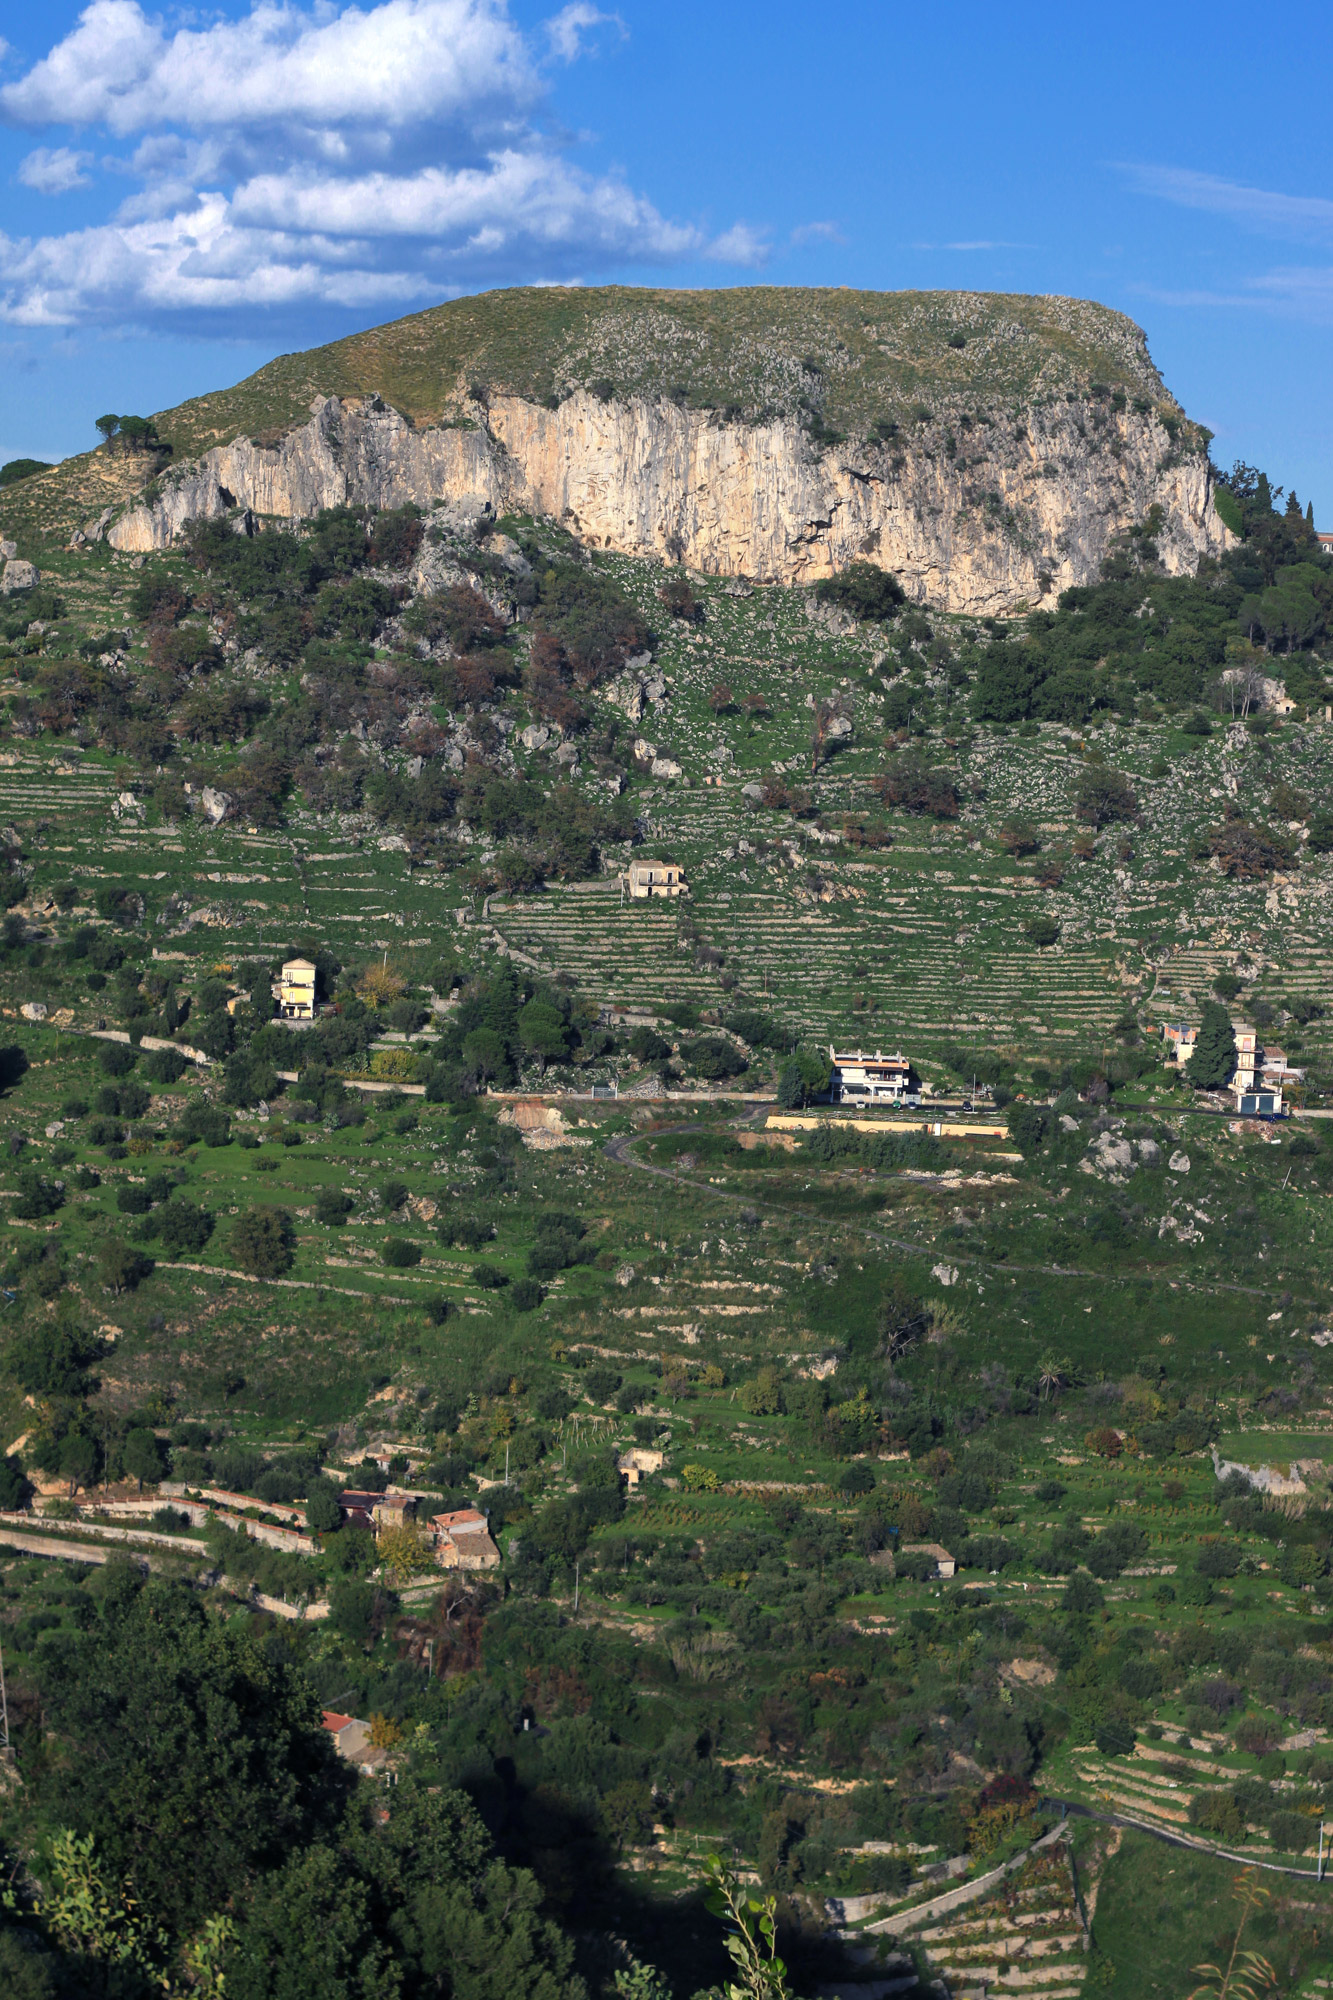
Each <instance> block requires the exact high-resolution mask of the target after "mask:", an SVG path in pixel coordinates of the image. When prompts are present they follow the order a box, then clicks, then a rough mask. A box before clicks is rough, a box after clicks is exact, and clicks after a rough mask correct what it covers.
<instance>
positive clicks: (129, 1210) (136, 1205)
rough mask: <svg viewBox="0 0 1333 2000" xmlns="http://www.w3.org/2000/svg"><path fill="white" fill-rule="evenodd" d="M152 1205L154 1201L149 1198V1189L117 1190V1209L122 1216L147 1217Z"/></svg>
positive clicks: (129, 1188) (121, 1188) (128, 1188)
mask: <svg viewBox="0 0 1333 2000" xmlns="http://www.w3.org/2000/svg"><path fill="white" fill-rule="evenodd" d="M152 1205H153V1203H152V1199H151V1197H150V1196H149V1193H148V1190H147V1188H141V1187H118V1188H117V1189H116V1207H117V1208H118V1209H119V1210H120V1213H121V1214H122V1215H147V1213H148V1211H149V1209H150V1208H151V1207H152Z"/></svg>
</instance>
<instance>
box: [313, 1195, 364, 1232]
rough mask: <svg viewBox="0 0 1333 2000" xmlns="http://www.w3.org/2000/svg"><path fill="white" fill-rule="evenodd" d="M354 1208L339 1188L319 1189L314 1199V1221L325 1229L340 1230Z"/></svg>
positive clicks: (350, 1199) (349, 1198)
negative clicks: (321, 1224)
mask: <svg viewBox="0 0 1333 2000" xmlns="http://www.w3.org/2000/svg"><path fill="white" fill-rule="evenodd" d="M355 1206H356V1204H355V1202H354V1201H353V1200H352V1197H351V1195H349V1194H344V1193H343V1191H342V1189H341V1188H321V1189H320V1191H319V1193H318V1194H317V1195H316V1197H315V1220H316V1222H322V1223H323V1224H324V1227H325V1228H326V1229H341V1228H342V1226H343V1224H344V1223H345V1222H346V1220H347V1218H348V1216H349V1215H350V1214H351V1213H352V1210H353V1208H354V1207H355Z"/></svg>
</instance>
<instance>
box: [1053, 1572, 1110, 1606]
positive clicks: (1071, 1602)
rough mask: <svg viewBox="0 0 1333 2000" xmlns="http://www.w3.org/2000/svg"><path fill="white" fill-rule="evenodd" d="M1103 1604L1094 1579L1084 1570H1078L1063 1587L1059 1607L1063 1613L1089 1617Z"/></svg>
mask: <svg viewBox="0 0 1333 2000" xmlns="http://www.w3.org/2000/svg"><path fill="white" fill-rule="evenodd" d="M1105 1602H1106V1600H1105V1598H1104V1597H1103V1595H1102V1591H1101V1586H1100V1585H1099V1584H1098V1583H1097V1581H1096V1579H1095V1578H1093V1577H1091V1576H1089V1575H1088V1573H1087V1571H1086V1570H1082V1569H1078V1570H1075V1571H1074V1574H1073V1575H1072V1576H1071V1577H1070V1579H1069V1581H1068V1583H1067V1584H1066V1585H1065V1587H1064V1592H1063V1594H1062V1596H1061V1599H1060V1607H1061V1609H1062V1610H1064V1611H1073V1612H1075V1613H1080V1614H1082V1615H1084V1616H1090V1615H1091V1614H1092V1613H1093V1612H1094V1611H1100V1610H1101V1608H1102V1606H1103V1604H1104V1603H1105Z"/></svg>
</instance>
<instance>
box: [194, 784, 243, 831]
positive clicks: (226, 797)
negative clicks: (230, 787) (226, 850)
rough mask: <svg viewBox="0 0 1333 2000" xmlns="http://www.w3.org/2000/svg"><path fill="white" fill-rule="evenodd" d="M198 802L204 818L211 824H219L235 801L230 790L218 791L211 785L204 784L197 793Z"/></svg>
mask: <svg viewBox="0 0 1333 2000" xmlns="http://www.w3.org/2000/svg"><path fill="white" fill-rule="evenodd" d="M199 803H200V805H201V806H202V807H203V812H204V818H205V819H206V820H208V821H209V822H210V824H211V825H213V826H220V825H221V824H222V821H223V820H224V819H226V817H227V815H228V813H229V812H230V811H231V810H232V808H233V807H234V805H235V804H236V801H235V799H234V798H233V797H232V795H231V793H230V792H222V791H218V790H216V789H215V787H214V786H212V785H205V786H204V789H203V791H202V792H200V794H199Z"/></svg>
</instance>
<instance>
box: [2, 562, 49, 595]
mask: <svg viewBox="0 0 1333 2000" xmlns="http://www.w3.org/2000/svg"><path fill="white" fill-rule="evenodd" d="M41 580H42V573H41V571H40V570H39V569H38V568H37V566H36V564H35V563H30V562H24V560H23V558H22V557H21V556H10V557H9V558H8V560H7V561H6V563H5V569H4V575H3V576H0V593H3V594H4V596H6V597H12V596H13V594H14V592H15V591H16V590H32V589H33V588H34V587H35V586H36V585H37V584H39V583H40V582H41Z"/></svg>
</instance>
